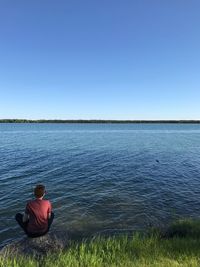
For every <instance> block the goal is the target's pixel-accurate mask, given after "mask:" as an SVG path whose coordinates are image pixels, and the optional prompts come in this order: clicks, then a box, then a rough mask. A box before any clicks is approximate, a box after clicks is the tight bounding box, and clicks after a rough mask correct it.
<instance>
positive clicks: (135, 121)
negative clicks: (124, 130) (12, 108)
mask: <svg viewBox="0 0 200 267" xmlns="http://www.w3.org/2000/svg"><path fill="white" fill-rule="evenodd" d="M0 123H200V120H45V119H42V120H27V119H0Z"/></svg>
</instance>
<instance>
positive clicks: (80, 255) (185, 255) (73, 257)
mask: <svg viewBox="0 0 200 267" xmlns="http://www.w3.org/2000/svg"><path fill="white" fill-rule="evenodd" d="M180 229H181V231H180V233H181V234H180V236H179V234H178V230H180ZM173 231H174V232H173ZM167 233H170V234H169V236H168V237H167V236H166V235H165V237H164V238H163V236H162V235H161V234H160V233H159V232H158V231H157V232H154V233H151V234H150V235H148V236H141V235H139V234H135V235H134V236H131V237H130V236H125V235H124V236H113V237H109V238H106V237H97V238H95V239H92V240H85V241H82V242H80V243H76V242H71V244H70V246H69V247H68V249H67V250H66V251H63V252H60V253H59V254H56V255H52V254H49V255H47V256H45V257H43V258H42V259H40V260H37V259H34V258H24V257H18V258H15V259H11V258H6V259H4V258H3V257H1V258H0V266H1V267H22V266H26V267H36V266H37V267H40V266H43V267H54V266H58V267H64V266H68V267H105V266H109V267H121V266H123V267H125V266H126V267H129V266H136V267H145V266H157V267H167V266H169V267H175V266H176V267H177V266H180V267H189V266H191V267H199V266H200V238H199V237H200V222H199V221H191V220H184V221H179V222H176V223H174V224H172V226H171V227H170V228H169V229H168V231H167ZM173 233H174V235H173ZM183 233H184V234H183Z"/></svg>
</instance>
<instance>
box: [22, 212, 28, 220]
mask: <svg viewBox="0 0 200 267" xmlns="http://www.w3.org/2000/svg"><path fill="white" fill-rule="evenodd" d="M22 220H23V222H27V221H28V220H29V215H28V214H27V213H26V212H25V213H24V215H23V219H22Z"/></svg>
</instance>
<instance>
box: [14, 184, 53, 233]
mask: <svg viewBox="0 0 200 267" xmlns="http://www.w3.org/2000/svg"><path fill="white" fill-rule="evenodd" d="M34 194H35V199H34V200H30V201H29V202H28V203H27V205H26V209H25V214H24V215H22V214H20V213H17V214H16V216H15V219H16V221H17V222H18V224H19V225H20V226H21V227H22V229H23V230H24V232H25V233H26V234H27V235H28V236H29V237H39V236H42V235H45V234H46V233H47V232H48V231H49V228H50V226H51V224H52V222H53V219H54V214H53V212H52V207H51V203H50V201H49V200H44V199H43V197H44V195H45V186H44V185H37V186H36V187H35V189H34Z"/></svg>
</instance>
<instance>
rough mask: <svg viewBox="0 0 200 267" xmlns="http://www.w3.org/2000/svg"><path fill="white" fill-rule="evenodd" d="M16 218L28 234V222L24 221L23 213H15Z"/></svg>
mask: <svg viewBox="0 0 200 267" xmlns="http://www.w3.org/2000/svg"><path fill="white" fill-rule="evenodd" d="M15 220H16V221H17V222H18V224H19V226H21V228H22V229H23V230H24V232H25V233H26V234H27V230H26V229H27V224H28V222H23V214H21V213H17V214H16V215H15Z"/></svg>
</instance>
